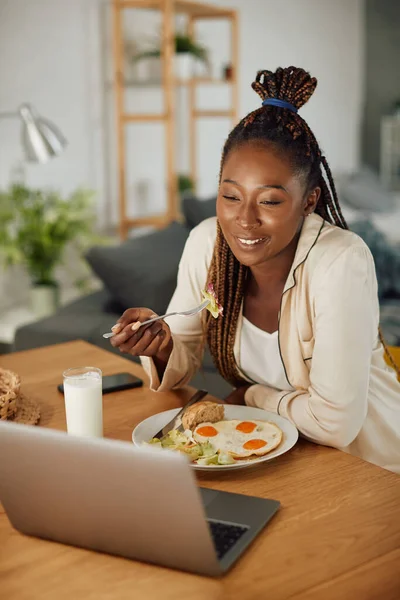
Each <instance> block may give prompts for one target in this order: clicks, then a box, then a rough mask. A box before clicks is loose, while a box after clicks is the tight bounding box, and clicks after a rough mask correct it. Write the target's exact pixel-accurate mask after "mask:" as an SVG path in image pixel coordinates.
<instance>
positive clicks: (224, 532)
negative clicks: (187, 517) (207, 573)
mask: <svg viewBox="0 0 400 600" xmlns="http://www.w3.org/2000/svg"><path fill="white" fill-rule="evenodd" d="M207 522H208V525H209V527H210V530H211V537H212V539H213V541H214V546H215V549H216V551H217V556H218V558H219V559H221V558H222V557H223V556H225V554H226V553H227V552H228V550H230V549H231V548H232V546H234V545H235V544H236V542H237V541H238V540H239V539H240V538H241V537H242V535H243V534H244V533H246V531H248V527H243V526H241V525H230V524H229V523H222V522H221V521H207Z"/></svg>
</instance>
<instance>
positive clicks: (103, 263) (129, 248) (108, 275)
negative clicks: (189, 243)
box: [86, 223, 189, 314]
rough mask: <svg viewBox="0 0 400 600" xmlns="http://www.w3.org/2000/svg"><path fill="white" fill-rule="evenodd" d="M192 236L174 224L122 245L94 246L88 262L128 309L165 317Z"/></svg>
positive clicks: (115, 296) (178, 224)
mask: <svg viewBox="0 0 400 600" xmlns="http://www.w3.org/2000/svg"><path fill="white" fill-rule="evenodd" d="M188 235H189V231H188V229H187V228H186V227H185V226H184V225H181V224H180V223H172V224H171V225H169V226H168V227H167V228H166V229H162V230H160V231H155V232H154V233H150V234H148V235H144V236H141V237H138V238H134V239H129V240H127V241H126V242H123V243H122V244H120V245H118V246H112V247H104V246H96V247H93V248H91V249H90V250H89V252H88V253H87V255H86V260H87V261H88V263H89V265H90V266H91V268H92V270H93V271H94V273H95V274H96V275H97V276H98V277H99V278H100V279H101V281H102V282H103V284H104V286H105V287H106V289H107V290H108V291H109V292H110V294H111V295H112V297H113V298H114V299H115V300H116V301H117V302H118V303H119V304H120V305H121V307H122V308H123V309H124V310H126V309H127V308H131V307H135V306H136V307H140V306H144V307H146V308H150V309H152V310H154V311H155V312H156V313H158V314H162V313H163V312H165V310H166V308H167V306H168V304H169V301H170V299H171V297H172V294H173V293H174V290H175V286H176V278H177V274H178V265H179V261H180V258H181V255H182V252H183V248H184V246H185V243H186V240H187V238H188Z"/></svg>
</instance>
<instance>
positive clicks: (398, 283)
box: [13, 197, 400, 397]
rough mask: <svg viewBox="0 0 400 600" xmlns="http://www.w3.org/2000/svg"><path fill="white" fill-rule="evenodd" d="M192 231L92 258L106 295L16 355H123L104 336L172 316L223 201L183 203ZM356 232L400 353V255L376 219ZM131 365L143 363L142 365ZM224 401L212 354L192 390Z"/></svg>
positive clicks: (170, 230) (43, 326)
mask: <svg viewBox="0 0 400 600" xmlns="http://www.w3.org/2000/svg"><path fill="white" fill-rule="evenodd" d="M183 214H184V223H172V224H171V225H169V226H168V227H167V228H165V229H164V230H161V231H155V232H151V233H149V234H146V235H142V236H140V237H135V238H130V239H128V240H127V241H125V242H123V243H121V244H119V245H117V246H113V247H96V248H93V249H91V250H90V251H89V253H88V255H87V256H86V258H87V260H88V262H89V264H90V266H91V268H92V270H93V271H94V273H95V274H96V276H97V277H99V278H100V279H101V281H102V283H103V289H101V290H100V291H96V292H94V293H91V294H89V295H87V296H84V297H82V298H80V299H78V300H76V301H74V302H72V303H70V304H68V305H66V306H63V307H61V308H60V309H59V310H58V311H57V313H56V314H54V315H52V316H50V317H47V318H44V319H41V320H39V321H36V322H34V323H30V324H28V325H25V326H23V327H21V328H20V329H18V330H17V332H16V336H15V341H14V347H13V349H14V350H15V351H19V350H27V349H30V348H36V347H39V346H47V345H50V344H57V343H61V342H67V341H71V340H75V339H83V340H86V341H88V342H90V343H91V344H94V345H96V346H99V347H101V348H104V349H106V350H108V351H110V352H117V353H118V354H119V350H117V349H114V348H113V347H112V346H111V344H110V342H109V340H106V339H104V338H103V337H102V334H103V333H105V332H107V331H109V330H110V327H111V326H112V325H114V324H115V322H116V320H117V319H118V318H119V317H120V316H121V314H122V312H123V311H124V310H125V309H126V308H127V307H130V306H147V307H149V308H151V309H153V310H154V311H155V312H157V313H158V314H162V313H163V312H165V310H166V308H167V305H168V302H169V299H170V297H171V296H172V293H173V291H174V288H175V283H176V276H177V270H178V264H179V259H180V256H181V254H182V251H183V247H184V245H185V242H186V240H187V237H188V235H189V233H190V230H191V229H192V228H193V227H195V226H196V225H197V224H198V223H200V222H201V221H202V220H204V219H206V218H208V217H210V216H213V215H215V198H210V199H208V200H198V199H197V198H195V197H186V198H185V199H184V200H183ZM351 228H352V229H353V230H354V231H355V232H356V233H358V234H359V235H360V236H361V237H362V238H363V239H364V241H365V242H366V243H367V245H369V247H370V249H371V251H372V254H373V255H374V258H375V263H376V267H377V275H378V281H379V288H380V305H381V323H382V329H383V333H384V335H385V337H386V339H387V342H388V343H389V344H390V345H400V248H396V247H394V246H392V245H391V244H389V243H388V242H387V240H386V238H385V236H384V235H383V234H382V233H381V232H380V231H378V230H377V229H376V228H375V227H374V225H373V224H372V223H371V221H370V220H368V218H365V216H362V217H361V218H359V219H358V220H355V221H353V222H352V225H351ZM128 358H129V359H130V360H133V361H135V362H139V361H138V359H137V358H135V357H129V356H128ZM191 383H192V384H193V385H194V386H196V387H199V388H205V389H207V390H208V391H209V392H210V393H212V394H214V395H215V396H217V397H224V396H226V395H227V394H228V393H229V391H230V390H231V387H230V386H229V384H227V383H226V382H225V381H224V380H223V379H222V378H221V377H220V376H219V374H218V373H217V371H216V369H215V367H214V365H213V361H212V359H211V356H210V354H209V352H208V351H206V352H205V355H204V360H203V364H202V369H201V370H200V372H199V373H198V374H197V375H196V376H195V377H194V379H193V380H192V382H191Z"/></svg>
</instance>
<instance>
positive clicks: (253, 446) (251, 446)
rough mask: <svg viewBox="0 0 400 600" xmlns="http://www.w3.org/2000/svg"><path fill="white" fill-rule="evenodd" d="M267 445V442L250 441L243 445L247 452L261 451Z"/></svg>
mask: <svg viewBox="0 0 400 600" xmlns="http://www.w3.org/2000/svg"><path fill="white" fill-rule="evenodd" d="M266 445H267V442H266V441H265V440H249V441H248V442H245V443H244V444H243V448H244V449H245V450H259V449H260V448H262V447H263V446H266Z"/></svg>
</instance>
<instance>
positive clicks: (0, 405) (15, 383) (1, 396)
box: [0, 367, 21, 420]
mask: <svg viewBox="0 0 400 600" xmlns="http://www.w3.org/2000/svg"><path fill="white" fill-rule="evenodd" d="M20 385H21V380H20V378H19V376H18V375H17V374H16V373H14V372H13V371H8V370H7V369H2V368H1V367H0V419H2V420H6V419H13V418H14V417H15V415H16V414H17V398H18V396H19V389H20Z"/></svg>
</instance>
